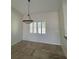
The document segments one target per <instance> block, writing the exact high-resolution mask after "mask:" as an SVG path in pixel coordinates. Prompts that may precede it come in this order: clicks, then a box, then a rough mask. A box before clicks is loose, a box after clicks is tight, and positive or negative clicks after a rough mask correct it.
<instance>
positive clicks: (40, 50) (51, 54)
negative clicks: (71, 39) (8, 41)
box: [11, 41, 66, 59]
mask: <svg viewBox="0 0 79 59" xmlns="http://www.w3.org/2000/svg"><path fill="white" fill-rule="evenodd" d="M11 59H66V57H65V56H64V53H63V51H62V49H61V46H59V45H50V44H43V43H36V42H29V41H21V42H19V43H17V44H15V45H13V46H12V47H11Z"/></svg>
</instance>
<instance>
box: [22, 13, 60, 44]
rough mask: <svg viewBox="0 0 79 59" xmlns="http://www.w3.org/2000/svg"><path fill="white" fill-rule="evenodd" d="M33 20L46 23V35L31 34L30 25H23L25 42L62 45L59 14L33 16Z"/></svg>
mask: <svg viewBox="0 0 79 59" xmlns="http://www.w3.org/2000/svg"><path fill="white" fill-rule="evenodd" d="M32 19H33V20H34V21H41V20H42V21H46V34H45V35H40V34H30V33H29V25H28V24H25V23H23V40H27V41H34V42H43V43H48V44H56V45H60V36H59V26H58V25H59V24H58V12H47V13H40V14H33V15H32ZM42 38H43V39H42Z"/></svg>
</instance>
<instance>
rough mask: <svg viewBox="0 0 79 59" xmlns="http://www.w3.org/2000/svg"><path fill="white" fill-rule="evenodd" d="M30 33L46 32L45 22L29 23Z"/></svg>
mask: <svg viewBox="0 0 79 59" xmlns="http://www.w3.org/2000/svg"><path fill="white" fill-rule="evenodd" d="M30 33H39V34H45V33H46V22H33V23H31V24H30Z"/></svg>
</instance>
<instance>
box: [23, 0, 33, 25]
mask: <svg viewBox="0 0 79 59" xmlns="http://www.w3.org/2000/svg"><path fill="white" fill-rule="evenodd" d="M29 8H30V0H28V14H27V19H26V20H23V22H24V23H26V24H30V23H32V22H33V20H32V19H31V16H30V14H29Z"/></svg>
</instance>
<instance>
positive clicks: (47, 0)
mask: <svg viewBox="0 0 79 59" xmlns="http://www.w3.org/2000/svg"><path fill="white" fill-rule="evenodd" d="M11 3H12V8H14V9H16V10H17V11H18V12H20V13H21V14H26V13H27V5H28V2H27V0H12V1H11ZM60 5H61V0H31V2H30V12H31V13H39V12H40V13H42V12H49V11H57V10H58V9H59V8H60Z"/></svg>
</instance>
